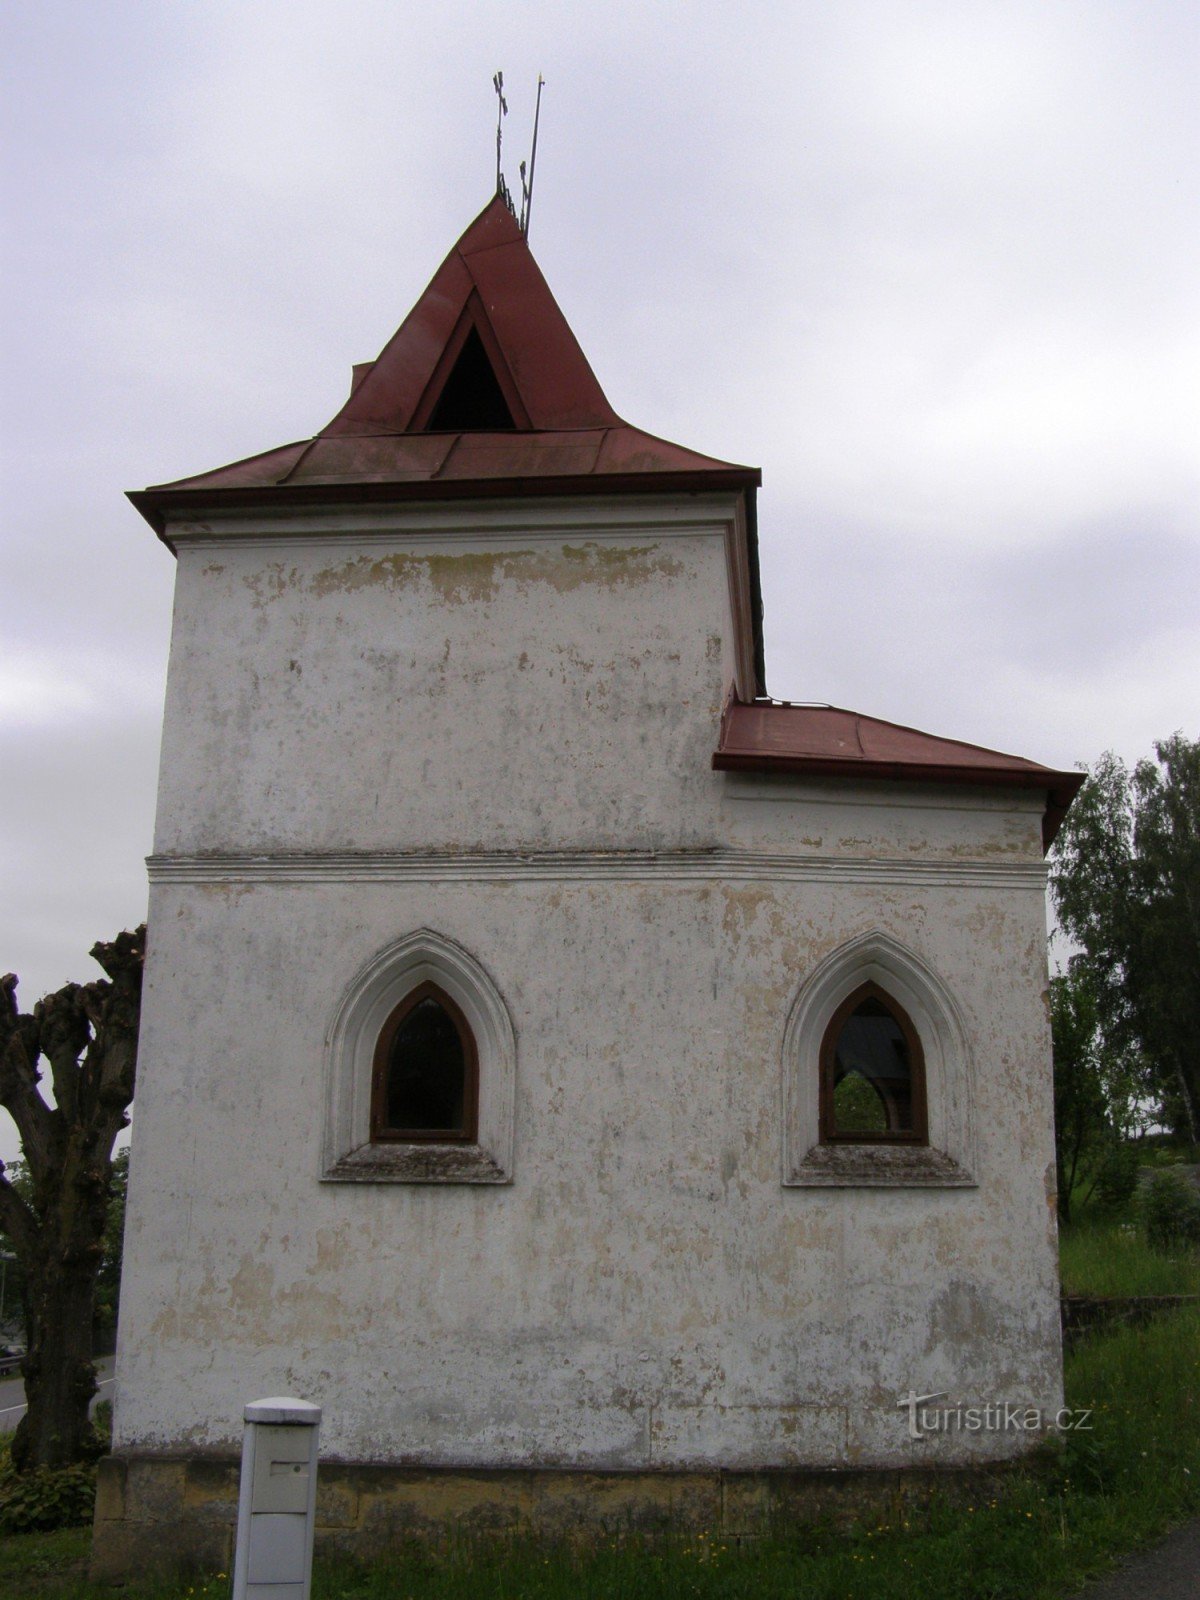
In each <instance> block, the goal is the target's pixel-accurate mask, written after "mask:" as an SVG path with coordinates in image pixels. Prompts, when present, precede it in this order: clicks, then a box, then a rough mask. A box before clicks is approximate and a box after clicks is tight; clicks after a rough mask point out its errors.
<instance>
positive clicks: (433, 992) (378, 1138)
mask: <svg viewBox="0 0 1200 1600" xmlns="http://www.w3.org/2000/svg"><path fill="white" fill-rule="evenodd" d="M423 1000H435V1001H436V1002H437V1003H438V1005H439V1006H441V1008H442V1010H443V1011H445V1013H446V1015H447V1016H448V1017H449V1018H450V1020H451V1022H452V1023H453V1024H454V1027H455V1030H456V1032H457V1033H458V1038H459V1043H460V1044H461V1045H462V1052H463V1072H464V1081H463V1126H462V1127H461V1128H392V1127H389V1126H388V1125H387V1123H386V1121H385V1118H386V1116H387V1102H388V1083H387V1077H388V1064H389V1063H388V1057H389V1056H390V1054H391V1049H392V1043H393V1041H394V1040H395V1037H396V1034H397V1033H398V1032H399V1030H400V1027H401V1026H402V1024H403V1023H404V1021H405V1019H406V1018H407V1017H408V1016H409V1015H410V1014H411V1013H412V1012H413V1011H415V1010H416V1008H417V1007H418V1006H419V1005H420V1004H421V1002H422V1001H423ZM478 1138H479V1050H478V1047H477V1045H476V1043H475V1035H474V1033H473V1032H472V1031H471V1024H470V1023H469V1022H468V1021H467V1019H466V1017H465V1016H464V1015H463V1013H462V1009H461V1008H460V1007H459V1006H458V1005H456V1004H455V1002H454V1001H453V1000H452V999H451V998H450V996H449V995H448V994H447V993H446V991H445V990H444V989H443V988H442V987H441V986H440V984H437V983H433V982H432V981H426V982H425V983H420V984H418V985H417V987H416V988H415V989H411V990H410V991H409V992H408V994H406V995H405V996H404V999H403V1000H401V1001H400V1003H399V1005H398V1006H396V1007H395V1009H394V1010H393V1011H392V1013H391V1015H390V1016H389V1017H388V1019H387V1021H386V1022H385V1023H384V1025H383V1027H382V1028H381V1029H380V1030H379V1038H378V1040H377V1041H376V1044H375V1057H374V1063H373V1066H372V1072H371V1142H372V1144H475V1143H476V1142H477V1140H478Z"/></svg>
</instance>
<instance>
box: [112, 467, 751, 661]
mask: <svg viewBox="0 0 1200 1600" xmlns="http://www.w3.org/2000/svg"><path fill="white" fill-rule="evenodd" d="M761 482H762V473H761V472H760V471H759V469H758V468H757V467H737V466H729V467H720V468H709V467H706V468H703V469H700V470H696V471H682V472H629V473H615V472H613V473H588V474H586V475H580V476H574V477H572V476H567V475H563V476H559V477H555V476H546V475H543V476H539V477H536V478H520V477H516V478H439V479H425V480H421V479H416V480H413V481H405V482H399V483H388V482H382V483H375V482H349V483H291V484H269V485H263V486H261V487H252V488H246V487H239V488H230V489H217V488H206V489H173V488H171V487H170V486H166V487H163V488H151V489H131V490H130V491H128V493H127V496H126V498H127V499H128V500H129V501H130V503H131V504H132V505H133V506H134V507H136V509H137V510H138V511H139V512H140V513H141V515H142V516H143V517H144V518H145V519H146V521H147V522H148V523H149V524H150V526H151V527H152V528H153V529H154V531H155V533H157V535H158V536H159V538H160V539H162V541H163V542H164V544H166V545H167V547H168V548H169V549H172V550H173V549H174V546H173V545H172V544H171V541H170V539H169V538H168V537H167V533H166V528H167V523H168V520H169V519H170V517H171V516H172V515H173V514H178V513H188V514H191V515H193V516H202V515H204V514H205V513H206V512H210V511H211V512H228V511H265V510H267V509H268V508H270V509H274V508H278V507H289V506H305V505H321V504H325V505H327V504H329V503H330V502H331V501H337V502H339V503H342V504H351V505H363V504H368V505H370V504H374V505H379V504H384V503H391V504H395V503H397V502H404V501H429V500H498V499H524V498H532V497H534V496H536V497H539V498H546V497H547V496H577V495H610V494H713V493H721V492H722V491H725V492H730V491H732V492H734V493H742V494H745V495H746V496H747V505H748V507H749V508H751V510H752V508H753V504H754V491H755V490H756V489H757V488H758V487H759V485H760V484H761ZM750 521H751V523H752V522H753V517H752V516H751V518H750ZM751 548H752V551H753V555H752V562H753V565H754V574H753V576H754V584H755V590H756V592H757V587H758V583H757V579H758V574H757V541H756V540H755V539H752V540H751ZM757 610H758V611H759V613H760V615H759V620H758V625H757V627H756V644H755V648H756V651H757V654H758V657H759V674H760V677H761V655H762V637H761V636H762V625H761V605H760V606H759V607H757Z"/></svg>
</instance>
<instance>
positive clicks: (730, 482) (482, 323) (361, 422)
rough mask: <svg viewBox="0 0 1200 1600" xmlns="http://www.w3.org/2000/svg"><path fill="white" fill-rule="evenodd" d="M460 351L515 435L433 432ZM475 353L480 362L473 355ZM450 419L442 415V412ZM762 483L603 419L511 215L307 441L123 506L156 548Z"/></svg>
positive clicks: (440, 273) (486, 213)
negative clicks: (282, 511)
mask: <svg viewBox="0 0 1200 1600" xmlns="http://www.w3.org/2000/svg"><path fill="white" fill-rule="evenodd" d="M470 340H478V344H479V345H480V346H481V347H482V350H483V352H484V353H485V355H486V359H487V363H488V365H489V366H490V369H491V371H490V375H489V382H490V377H491V376H493V375H494V378H495V384H496V388H497V389H498V395H499V397H502V398H499V397H497V398H496V401H495V404H496V406H497V407H500V406H501V405H502V407H503V409H504V410H505V411H506V412H507V414H508V417H509V418H511V421H512V424H513V425H512V427H498V428H482V429H481V428H476V427H454V428H439V429H437V430H436V431H435V430H434V429H433V428H432V426H431V422H432V420H433V419H434V417H435V414H436V413H437V412H438V408H439V401H440V400H441V398H442V397H443V395H444V394H445V392H446V387H447V384H448V382H449V381H450V380H451V378H452V375H453V374H454V371H455V366H456V363H457V362H458V360H459V358H460V357H461V356H462V355H463V353H464V350H465V349H466V346H467V344H468V341H470ZM473 348H474V347H473ZM443 409H444V408H443ZM760 480H761V474H760V473H759V471H758V470H757V468H753V467H746V466H741V465H738V464H736V463H733V462H728V461H719V460H716V459H715V458H713V457H711V456H705V455H701V454H699V453H698V452H696V451H694V450H686V449H684V448H683V447H682V446H681V445H677V444H671V443H670V442H669V441H667V440H665V439H659V438H656V437H655V436H654V435H653V434H649V433H645V432H643V431H642V430H641V429H639V428H633V427H631V426H630V425H629V424H628V423H626V422H624V421H622V419H621V418H620V417H618V416H617V414H616V412H615V411H614V410H613V408H612V406H611V405H610V404H609V402H608V400H607V399H606V397H605V395H604V391H603V390H602V389H601V387H600V385H599V383H598V382H597V380H596V376H595V374H594V373H593V371H592V369H591V367H590V366H589V365H588V361H587V358H586V356H585V355H584V353H583V351H582V350H581V349H580V347H579V344H578V342H577V341H576V339H575V335H574V334H573V333H572V332H571V329H570V327H569V325H568V323H567V320H566V318H565V317H564V316H563V314H562V312H561V311H560V309H559V307H558V304H557V302H556V301H555V299H554V296H553V295H552V294H551V292H550V289H549V287H548V285H547V283H546V280H545V279H544V278H543V276H542V274H541V271H540V270H539V268H538V265H537V262H536V261H535V260H534V259H533V256H532V254H531V253H530V250H529V247H528V245H527V244H526V242H525V239H524V236H523V235H522V233H521V231H520V229H519V228H518V226H517V224H516V222H515V221H514V220H513V218H512V215H511V214H510V212H509V210H508V207H507V206H506V205H505V204H504V202H503V201H502V200H501V199H500V198H499V197H497V198H496V199H494V200H492V201H491V202H490V203H489V204H488V205H487V206H486V207H485V208H484V210H483V211H482V212H481V213H480V215H479V216H478V217H477V218H476V219H475V221H474V222H473V223H472V224H471V226H470V227H469V228H468V229H467V231H466V232H465V233H464V234H463V236H462V238H461V239H460V240H459V241H458V243H457V244H456V245H455V246H454V248H453V250H451V252H450V254H449V255H448V256H447V257H446V259H445V261H443V263H442V265H441V266H440V267H439V268H438V270H437V272H436V273H435V274H434V276H433V279H432V280H431V282H430V284H429V286H428V287H427V288H426V290H425V292H424V294H423V295H422V296H421V298H420V299H419V300H418V301H417V303H416V305H415V306H414V307H413V309H412V311H410V312H409V314H408V316H407V317H406V318H405V319H404V322H403V323H402V324H401V326H400V327H399V329H398V330H397V331H396V333H395V334H394V335H393V336H392V338H391V339H390V340H389V341H388V343H387V344H386V345H385V346H384V348H383V350H382V351H381V353H380V355H379V356H378V357H377V359H376V360H375V361H372V362H363V363H360V364H359V365H358V366H356V367H355V368H354V382H353V386H352V389H351V393H350V397H349V399H348V400H347V401H346V404H345V405H344V406H343V407H342V409H341V410H340V411H339V412H338V414H337V415H336V416H335V417H334V418H332V420H331V421H330V422H328V423H327V424H326V426H325V427H324V428H322V429H321V431H320V432H319V433H318V434H317V435H316V436H315V437H314V438H312V439H307V440H300V441H298V442H297V443H294V444H289V445H283V446H281V447H280V448H278V449H276V450H269V451H266V452H264V453H263V454H262V455H257V456H252V457H249V458H248V459H247V460H244V461H236V462H234V463H232V464H231V465H229V466H225V467H219V468H217V469H216V470H215V471H212V472H205V473H201V474H199V475H198V476H196V477H190V478H182V479H179V480H177V481H176V482H174V483H166V484H157V485H155V486H153V487H152V488H149V489H145V490H141V491H139V492H136V493H134V494H131V495H130V499H131V500H132V501H133V503H134V504H135V505H136V506H137V508H138V509H139V510H140V511H141V512H142V514H143V515H144V516H145V517H147V519H148V520H149V521H150V522H151V523H152V524H153V525H154V526H155V527H156V528H157V529H158V531H159V532H160V533H161V532H162V531H163V528H164V526H165V520H166V517H167V515H168V514H169V513H171V512H173V511H177V512H184V513H186V511H187V509H188V508H192V507H198V506H199V504H200V502H201V501H203V502H204V504H205V505H206V506H212V507H213V508H219V507H220V506H222V505H226V506H247V505H258V504H263V503H265V502H269V503H273V504H281V503H286V504H296V503H303V502H304V501H306V500H312V499H314V498H323V499H327V498H328V494H327V493H323V492H322V491H328V490H331V489H335V490H337V491H338V494H339V498H341V497H346V498H356V499H380V498H385V497H387V498H404V499H427V498H441V497H447V498H448V497H455V498H457V497H460V496H463V495H467V494H476V495H490V496H495V495H509V494H546V493H557V494H566V493H571V494H575V493H591V494H594V493H621V492H628V491H631V490H647V489H649V490H656V491H659V492H661V491H666V490H671V489H678V490H683V491H693V492H694V491H696V490H702V489H737V490H748V491H753V489H754V488H755V487H756V486H757V485H758V483H759V482H760Z"/></svg>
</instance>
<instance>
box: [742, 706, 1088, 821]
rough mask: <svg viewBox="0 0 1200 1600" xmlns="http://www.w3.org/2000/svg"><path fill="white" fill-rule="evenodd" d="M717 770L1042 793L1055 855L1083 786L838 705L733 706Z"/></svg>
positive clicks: (1075, 776) (1079, 776)
mask: <svg viewBox="0 0 1200 1600" xmlns="http://www.w3.org/2000/svg"><path fill="white" fill-rule="evenodd" d="M712 764H713V766H714V767H715V768H717V769H718V770H719V771H725V772H738V771H741V772H795V773H805V774H808V775H810V776H813V777H831V778H856V779H857V778H867V779H888V778H890V779H892V780H896V781H900V780H903V781H909V782H913V783H951V784H964V785H965V784H977V785H982V786H985V787H988V788H1010V789H1040V790H1042V791H1044V792H1045V795H1046V810H1045V814H1044V816H1043V819H1042V844H1043V846H1044V847H1045V848H1046V849H1049V847H1050V844H1051V842H1052V841H1053V839H1054V835H1055V834H1056V833H1057V832H1058V828H1059V824H1060V823H1061V822H1062V819H1063V817H1064V816H1065V815H1066V811H1067V807H1068V806H1069V805H1070V803H1071V801H1072V799H1073V798H1074V796H1075V793H1076V791H1077V790H1078V788H1079V786H1080V784H1081V783H1082V782H1083V776H1084V775H1083V773H1081V772H1056V771H1054V770H1053V769H1052V768H1050V767H1043V766H1039V765H1038V763H1037V762H1036V761H1026V760H1025V759H1024V757H1023V756H1009V755H1004V754H1003V753H1002V752H1000V751H999V750H987V749H984V748H983V746H982V745H977V744H963V743H961V742H960V741H959V740H957V739H939V738H937V737H936V736H935V735H934V734H931V733H921V732H920V731H919V730H918V729H917V728H905V727H903V726H901V725H900V724H899V723H896V722H884V721H882V720H881V719H880V718H878V717H865V716H863V715H861V713H859V712H857V711H844V710H842V709H841V708H840V707H838V706H811V705H793V704H790V703H788V702H786V701H775V700H771V701H762V700H759V701H755V702H754V703H753V704H751V705H744V704H741V703H739V702H737V701H731V702H730V703H729V705H727V706H726V708H725V714H724V716H723V717H722V719H721V736H720V740H719V742H718V745H717V748H716V750H715V751H714V753H713V758H712Z"/></svg>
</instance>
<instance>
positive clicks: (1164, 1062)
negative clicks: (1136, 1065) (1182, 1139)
mask: <svg viewBox="0 0 1200 1600" xmlns="http://www.w3.org/2000/svg"><path fill="white" fill-rule="evenodd" d="M1155 753H1156V755H1157V765H1156V764H1155V762H1153V761H1148V760H1147V761H1140V762H1139V763H1138V764H1137V766H1136V767H1135V768H1134V770H1133V772H1132V773H1131V772H1130V771H1129V769H1128V768H1127V767H1126V766H1125V764H1124V762H1122V761H1121V760H1119V759H1118V758H1117V757H1116V756H1114V755H1113V754H1112V753H1111V752H1109V753H1106V754H1105V755H1103V756H1101V757H1100V759H1099V761H1097V762H1096V764H1095V766H1094V767H1093V768H1092V771H1091V773H1090V775H1089V777H1088V779H1087V782H1086V783H1085V784H1084V786H1083V788H1082V789H1081V790H1080V792H1079V795H1078V796H1077V798H1076V800H1075V803H1074V804H1073V806H1072V807H1071V810H1070V811H1069V812H1068V814H1067V818H1066V821H1065V822H1064V824H1063V827H1062V830H1061V831H1060V833H1059V836H1058V838H1057V840H1056V841H1055V845H1054V851H1053V858H1052V867H1051V890H1052V892H1053V896H1054V903H1055V908H1056V911H1057V914H1058V921H1059V924H1060V926H1061V927H1062V929H1063V931H1064V932H1065V933H1066V934H1067V935H1068V936H1069V937H1070V938H1071V939H1072V940H1074V942H1075V943H1076V944H1077V945H1079V946H1080V947H1081V951H1082V953H1081V954H1080V955H1078V956H1076V957H1075V958H1074V959H1073V961H1072V963H1071V965H1072V969H1078V970H1079V971H1080V972H1081V973H1083V974H1086V981H1087V984H1088V986H1089V987H1090V989H1091V991H1092V993H1093V996H1094V1000H1095V1005H1096V1011H1097V1018H1098V1025H1099V1029H1100V1033H1101V1035H1102V1037H1103V1039H1104V1040H1105V1041H1106V1044H1107V1046H1108V1047H1109V1048H1111V1049H1114V1050H1117V1051H1120V1052H1124V1053H1129V1054H1131V1055H1134V1056H1137V1057H1140V1059H1141V1063H1142V1071H1143V1072H1144V1074H1145V1078H1146V1084H1147V1088H1148V1090H1149V1091H1150V1092H1151V1093H1152V1094H1153V1096H1154V1099H1155V1101H1156V1103H1157V1105H1158V1106H1159V1108H1160V1112H1161V1115H1162V1116H1163V1118H1164V1119H1165V1120H1166V1121H1167V1122H1168V1123H1169V1124H1170V1125H1171V1126H1172V1127H1174V1128H1176V1129H1177V1130H1178V1131H1180V1132H1184V1133H1186V1135H1187V1137H1188V1138H1189V1139H1190V1141H1191V1142H1192V1143H1193V1144H1195V1143H1196V1140H1197V1137H1198V1132H1200V1050H1197V1048H1196V1042H1197V1040H1200V914H1198V909H1197V908H1198V907H1200V740H1197V741H1194V742H1193V741H1189V740H1187V739H1185V738H1184V737H1183V735H1182V734H1179V733H1176V734H1174V735H1173V736H1172V737H1171V738H1170V739H1166V740H1163V741H1161V742H1160V743H1158V744H1156V745H1155Z"/></svg>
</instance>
